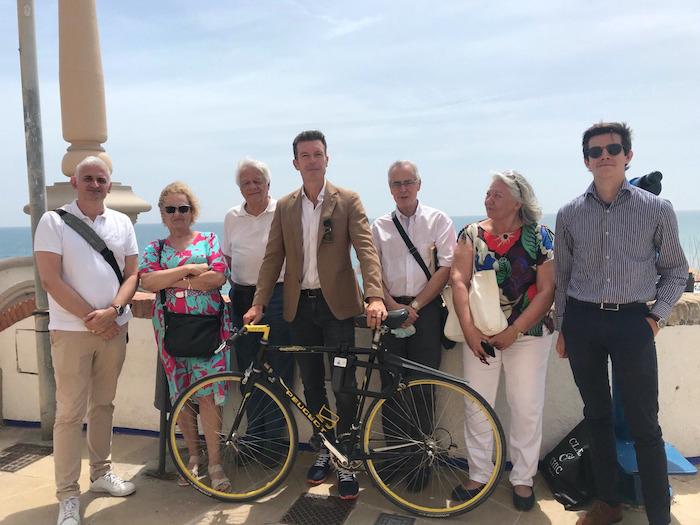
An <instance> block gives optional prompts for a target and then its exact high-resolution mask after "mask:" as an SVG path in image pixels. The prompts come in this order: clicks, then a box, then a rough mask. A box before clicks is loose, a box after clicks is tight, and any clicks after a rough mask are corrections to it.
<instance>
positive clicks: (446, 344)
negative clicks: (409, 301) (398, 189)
mask: <svg viewBox="0 0 700 525" xmlns="http://www.w3.org/2000/svg"><path fill="white" fill-rule="evenodd" d="M391 220H392V221H394V225H395V226H396V229H397V230H399V234H400V235H401V238H402V239H403V242H405V243H406V247H407V248H408V251H409V252H410V253H411V255H413V258H414V259H415V260H416V262H417V263H418V266H420V267H421V270H423V273H424V274H425V277H426V278H427V279H428V280H430V277H432V276H431V274H430V270H428V267H427V266H426V265H425V262H423V258H422V257H421V256H420V254H419V253H418V249H417V248H416V247H415V245H414V244H413V242H412V241H411V239H410V238H409V236H408V234H407V233H406V230H404V229H403V226H401V223H400V222H399V218H398V217H397V216H396V212H391ZM435 257H437V254H435ZM436 268H437V265H436ZM440 301H441V304H440V342H441V344H442V347H443V348H444V349H445V350H451V349H452V348H454V347H455V345H456V344H457V343H456V342H455V341H453V340H452V339H448V338H447V337H445V323H446V322H447V316H448V315H449V314H450V311H449V310H448V308H447V305H446V304H445V299H444V298H443V297H442V295H440Z"/></svg>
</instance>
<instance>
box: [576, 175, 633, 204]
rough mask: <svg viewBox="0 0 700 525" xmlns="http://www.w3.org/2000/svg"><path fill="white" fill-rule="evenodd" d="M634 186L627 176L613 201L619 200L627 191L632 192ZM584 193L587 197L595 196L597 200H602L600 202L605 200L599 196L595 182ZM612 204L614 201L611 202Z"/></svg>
mask: <svg viewBox="0 0 700 525" xmlns="http://www.w3.org/2000/svg"><path fill="white" fill-rule="evenodd" d="M633 187H634V186H632V185H631V184H630V183H629V181H628V180H627V179H626V178H625V180H623V181H622V186H620V191H618V192H617V195H616V196H615V198H614V199H613V201H612V202H613V203H614V202H615V201H617V200H618V199H619V198H620V197H622V195H624V194H625V193H632V188H633ZM584 195H585V196H586V197H588V196H591V197H593V198H594V199H595V200H597V201H598V202H600V203H602V202H603V201H602V200H601V198H600V197H599V196H598V192H597V191H596V189H595V182H591V184H590V186H588V188H587V189H586V192H585V193H584ZM611 204H612V203H611Z"/></svg>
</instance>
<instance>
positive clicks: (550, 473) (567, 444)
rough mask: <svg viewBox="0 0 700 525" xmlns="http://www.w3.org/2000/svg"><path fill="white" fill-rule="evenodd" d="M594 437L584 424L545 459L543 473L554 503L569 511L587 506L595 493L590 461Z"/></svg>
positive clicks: (541, 470)
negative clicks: (591, 444)
mask: <svg viewBox="0 0 700 525" xmlns="http://www.w3.org/2000/svg"><path fill="white" fill-rule="evenodd" d="M589 443H590V434H589V432H588V426H587V425H586V423H585V421H581V422H580V423H579V424H578V425H576V426H575V427H574V429H573V430H572V431H571V432H569V433H568V434H567V435H566V437H565V438H564V439H562V440H561V442H560V443H559V444H558V445H557V446H556V447H554V449H553V450H552V451H551V452H550V453H549V454H547V455H546V456H545V457H544V460H543V461H542V465H541V467H540V472H541V473H542V477H544V479H545V480H546V481H547V485H549V489H550V490H551V491H552V495H553V496H554V499H556V500H557V501H558V502H559V503H561V504H562V505H564V508H565V509H566V510H575V509H578V508H579V507H582V506H584V505H586V504H587V503H588V502H589V501H590V500H591V499H592V498H593V495H594V492H595V484H594V481H593V469H592V465H591V457H590V448H589Z"/></svg>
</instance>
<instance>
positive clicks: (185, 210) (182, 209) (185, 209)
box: [163, 204, 192, 215]
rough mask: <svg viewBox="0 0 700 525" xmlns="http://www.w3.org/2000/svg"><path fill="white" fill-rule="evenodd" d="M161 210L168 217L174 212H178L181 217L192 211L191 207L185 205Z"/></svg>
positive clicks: (165, 207)
mask: <svg viewBox="0 0 700 525" xmlns="http://www.w3.org/2000/svg"><path fill="white" fill-rule="evenodd" d="M163 209H164V210H165V213H167V214H168V215H172V214H173V213H175V212H176V211H178V212H180V213H181V214H182V215H184V214H185V213H189V212H190V210H191V209H192V206H188V205H187V204H183V205H182V206H164V207H163Z"/></svg>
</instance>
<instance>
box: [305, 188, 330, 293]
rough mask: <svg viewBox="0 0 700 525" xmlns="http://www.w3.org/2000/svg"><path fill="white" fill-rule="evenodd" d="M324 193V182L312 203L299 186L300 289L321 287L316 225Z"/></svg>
mask: <svg viewBox="0 0 700 525" xmlns="http://www.w3.org/2000/svg"><path fill="white" fill-rule="evenodd" d="M325 194H326V183H325V181H324V183H323V188H321V192H320V193H319V194H318V198H317V199H316V200H317V201H318V203H317V204H316V207H314V203H313V202H311V200H310V199H309V198H308V197H307V196H306V192H305V191H304V187H303V186H302V187H301V231H302V235H303V245H304V267H303V271H304V276H303V278H302V280H301V289H302V290H314V289H317V288H321V280H320V279H319V277H318V259H317V254H318V227H319V223H320V222H321V205H322V204H323V198H324V196H325Z"/></svg>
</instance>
